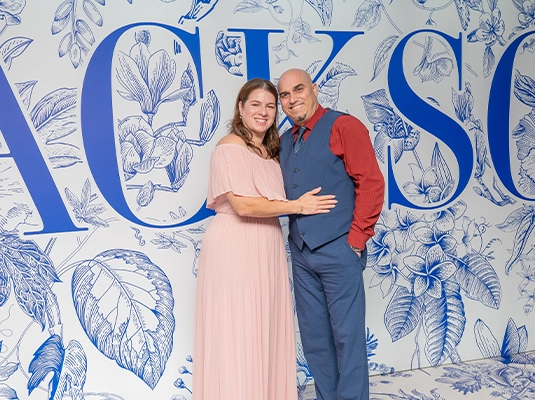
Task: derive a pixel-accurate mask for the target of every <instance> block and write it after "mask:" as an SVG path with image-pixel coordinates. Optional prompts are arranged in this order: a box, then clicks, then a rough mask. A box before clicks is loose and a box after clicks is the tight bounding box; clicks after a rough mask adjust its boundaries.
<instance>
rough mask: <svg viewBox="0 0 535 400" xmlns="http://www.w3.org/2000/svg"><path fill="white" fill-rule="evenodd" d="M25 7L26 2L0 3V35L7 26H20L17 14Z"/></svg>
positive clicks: (11, 1)
mask: <svg viewBox="0 0 535 400" xmlns="http://www.w3.org/2000/svg"><path fill="white" fill-rule="evenodd" d="M24 7H26V0H3V1H0V35H1V34H2V33H3V32H4V30H5V29H6V28H7V27H8V26H12V25H18V24H20V17H19V16H18V14H20V13H21V11H22V10H23V9H24Z"/></svg>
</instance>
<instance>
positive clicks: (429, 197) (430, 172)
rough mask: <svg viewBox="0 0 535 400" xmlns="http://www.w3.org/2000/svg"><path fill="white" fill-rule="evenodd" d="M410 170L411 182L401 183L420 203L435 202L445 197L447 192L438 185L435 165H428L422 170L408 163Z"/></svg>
mask: <svg viewBox="0 0 535 400" xmlns="http://www.w3.org/2000/svg"><path fill="white" fill-rule="evenodd" d="M409 166H410V168H411V170H412V178H413V181H412V182H406V183H405V184H403V189H404V190H405V192H406V193H407V194H409V195H411V196H412V197H414V198H415V199H417V200H419V201H420V202H422V203H436V202H439V201H441V200H443V199H445V198H446V196H447V194H449V192H448V193H446V192H445V190H444V189H443V188H441V187H440V185H439V178H438V173H437V168H436V167H428V168H426V169H425V170H424V171H422V169H421V168H420V167H419V166H418V165H416V164H412V163H411V164H409Z"/></svg>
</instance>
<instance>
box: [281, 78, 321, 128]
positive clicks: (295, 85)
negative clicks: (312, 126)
mask: <svg viewBox="0 0 535 400" xmlns="http://www.w3.org/2000/svg"><path fill="white" fill-rule="evenodd" d="M278 86H279V96H280V102H281V106H282V111H284V113H285V114H286V115H287V116H288V118H290V119H291V120H292V122H293V123H294V124H296V125H303V124H304V123H305V122H306V121H308V120H309V119H310V117H312V114H314V112H315V111H316V109H317V108H318V86H317V85H316V84H315V83H312V82H311V80H310V77H309V76H308V74H306V72H303V71H299V70H297V71H293V70H291V71H287V72H285V73H284V74H282V76H281V78H280V79H279V84H278Z"/></svg>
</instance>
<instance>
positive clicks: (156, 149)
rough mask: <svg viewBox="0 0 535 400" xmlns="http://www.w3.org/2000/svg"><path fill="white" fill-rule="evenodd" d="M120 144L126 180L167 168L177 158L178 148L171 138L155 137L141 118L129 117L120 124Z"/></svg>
mask: <svg viewBox="0 0 535 400" xmlns="http://www.w3.org/2000/svg"><path fill="white" fill-rule="evenodd" d="M119 143H120V146H121V158H122V163H123V172H124V175H125V180H129V179H131V178H133V177H134V176H135V175H136V174H137V173H147V172H150V171H152V169H153V168H165V167H167V166H168V165H169V164H170V163H171V162H172V161H173V159H174V157H175V154H176V146H177V141H176V140H175V139H173V138H171V137H167V136H159V137H155V135H154V133H153V131H152V128H151V127H150V126H149V124H148V123H147V121H145V120H144V119H143V118H142V117H140V116H131V117H127V118H125V119H124V120H122V121H121V122H120V123H119Z"/></svg>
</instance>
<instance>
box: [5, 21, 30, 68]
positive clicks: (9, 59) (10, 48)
mask: <svg viewBox="0 0 535 400" xmlns="http://www.w3.org/2000/svg"><path fill="white" fill-rule="evenodd" d="M0 15H1V14H0ZM32 42H33V39H31V38H28V37H24V36H17V37H12V38H10V39H8V40H6V41H5V42H4V43H2V44H1V45H0V57H1V58H2V60H4V63H5V64H6V65H7V69H8V70H9V69H11V65H12V63H13V59H15V58H17V57H19V56H20V55H22V54H23V53H24V52H25V51H26V49H27V48H28V46H29V45H30V44H31V43H32Z"/></svg>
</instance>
